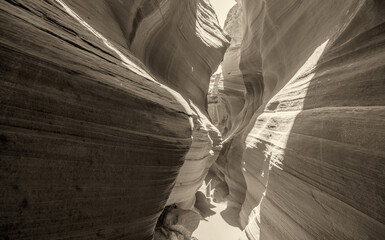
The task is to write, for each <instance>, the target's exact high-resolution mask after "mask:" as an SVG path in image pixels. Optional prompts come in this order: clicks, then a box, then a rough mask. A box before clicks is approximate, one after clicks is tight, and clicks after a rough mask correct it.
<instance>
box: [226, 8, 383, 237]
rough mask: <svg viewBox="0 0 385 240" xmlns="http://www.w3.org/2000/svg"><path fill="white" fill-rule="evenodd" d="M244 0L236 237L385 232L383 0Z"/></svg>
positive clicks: (234, 137)
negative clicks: (239, 232) (239, 233)
mask: <svg viewBox="0 0 385 240" xmlns="http://www.w3.org/2000/svg"><path fill="white" fill-rule="evenodd" d="M241 5H242V10H243V40H242V44H241V53H240V65H239V67H240V70H241V72H242V74H243V80H244V84H245V87H246V91H247V94H246V99H245V107H244V108H243V110H242V111H241V112H240V113H239V114H238V116H237V117H236V121H234V124H233V125H232V126H231V130H230V133H228V136H229V137H228V140H227V143H225V144H224V145H225V146H226V145H229V146H226V149H225V150H224V151H228V150H227V149H232V148H234V146H239V145H242V147H241V148H238V150H237V151H238V152H237V153H232V154H233V155H236V156H240V157H241V158H242V159H241V161H240V165H239V166H236V168H238V169H241V171H242V173H243V180H242V177H240V175H239V174H232V175H229V174H227V176H226V177H227V178H228V179H229V180H230V181H233V182H242V181H244V182H245V186H244V188H246V190H245V193H243V192H239V193H238V194H239V196H238V198H237V199H238V200H239V199H244V201H242V202H239V204H241V205H242V208H241V211H240V215H239V220H240V224H241V226H242V227H243V228H245V230H244V232H243V235H242V236H241V239H382V238H384V236H385V225H384V224H385V202H384V201H385V200H384V199H385V195H384V193H385V184H384V183H385V176H384V172H385V164H384V163H385V151H384V147H383V146H384V143H385V135H384V133H385V131H384V128H385V122H384V116H385V115H384V114H385V107H384V103H385V95H384V94H383V93H384V92H385V85H384V73H385V64H384V63H385V49H384V46H385V45H384V43H385V40H384V39H385V37H384V33H383V29H384V24H385V17H384V16H385V5H384V2H383V1H370V0H368V1H365V0H362V1H359V0H357V1H349V2H345V1H340V2H335V1H309V2H306V1H296V0H292V1H284V2H283V1H274V0H271V1H252V0H243V1H242V2H241ZM224 61H226V58H225V60H224ZM219 129H221V126H219ZM239 135H242V137H239ZM238 141H239V142H238ZM221 154H224V155H227V154H226V153H225V152H223V153H221ZM219 160H220V159H219ZM234 161H235V160H234ZM226 167H227V168H228V167H230V163H227V164H225V168H226ZM225 174H226V172H225ZM229 190H230V192H231V185H230V184H229Z"/></svg>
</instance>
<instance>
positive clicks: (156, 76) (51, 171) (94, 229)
mask: <svg viewBox="0 0 385 240" xmlns="http://www.w3.org/2000/svg"><path fill="white" fill-rule="evenodd" d="M177 2H178V1H162V2H161V3H162V4H164V5H165V6H174V7H177V6H178V4H176V3H177ZM119 4H120V1H97V2H95V1H69V0H68V1H61V0H57V1H53V0H52V1H51V0H48V1H11V0H9V1H3V2H1V3H0V9H1V12H0V19H1V21H0V29H1V38H0V39H1V40H0V47H1V67H0V70H1V76H2V81H1V83H0V87H1V88H0V89H1V95H0V96H1V98H0V103H1V117H0V121H1V122H0V131H1V135H0V136H1V148H0V157H1V165H0V166H1V167H0V171H1V174H0V175H1V178H2V180H1V189H2V190H1V192H0V193H1V204H0V212H1V217H0V236H1V238H6V239H7V238H10V239H27V238H28V239H30V238H38V239H55V238H62V239H96V238H110V239H111V238H114V239H116V238H125V239H151V238H152V234H153V231H154V228H155V224H156V221H157V218H158V217H159V215H160V213H161V211H162V210H163V208H164V206H165V205H166V203H167V201H170V200H169V197H170V193H171V192H174V191H173V187H174V185H175V182H176V179H177V178H178V174H179V170H180V169H181V167H182V168H183V167H184V166H185V165H183V163H184V160H185V157H186V155H188V156H191V159H190V160H197V163H198V162H199V161H198V160H201V159H199V157H200V156H201V155H198V154H195V155H194V154H193V153H191V151H195V152H196V148H200V147H202V146H204V147H205V148H206V151H202V152H203V154H204V155H203V157H202V158H203V159H204V161H202V162H199V164H197V166H195V168H194V171H195V172H194V174H192V175H191V176H188V178H189V179H191V181H193V182H192V183H190V182H187V183H188V184H190V185H191V186H190V188H189V190H188V191H189V192H191V196H189V195H188V194H186V196H188V199H189V200H191V199H192V198H193V197H194V195H195V191H194V188H196V185H197V181H198V180H200V179H202V176H203V175H204V174H205V168H208V167H209V164H211V163H212V162H213V158H210V157H211V156H212V155H215V154H214V153H213V148H212V145H213V144H214V150H216V151H217V152H218V147H219V148H220V135H219V132H218V131H217V130H216V129H215V127H214V128H211V125H210V124H209V121H208V120H207V117H206V115H207V113H205V112H206V110H205V102H206V100H205V99H206V93H207V88H208V84H209V77H210V75H211V74H212V71H213V70H212V69H214V70H215V68H216V66H217V65H218V64H219V62H220V61H221V59H222V55H223V52H224V50H225V49H226V47H227V39H226V36H225V35H224V34H223V33H222V31H221V30H220V28H218V27H214V28H213V26H216V25H215V24H217V23H215V22H212V21H213V18H212V14H213V13H210V14H211V15H209V16H207V14H206V13H205V12H206V11H209V12H210V11H211V12H212V10H211V8H210V6H209V5H208V4H207V2H206V1H200V2H195V1H189V2H188V4H187V5H188V6H184V8H183V9H179V10H178V11H179V12H180V13H181V11H182V10H184V9H189V10H190V12H191V15H189V17H188V18H185V20H186V23H185V24H183V26H177V25H176V23H177V20H178V19H176V20H175V21H174V23H175V24H171V23H172V21H171V20H172V18H171V19H165V21H166V22H163V23H162V25H158V26H156V28H153V30H154V31H155V32H157V33H158V37H160V38H162V36H164V37H166V36H171V37H173V36H174V37H175V34H173V33H172V32H170V31H171V30H173V31H175V30H176V31H178V29H180V28H181V27H185V28H186V29H185V32H181V34H180V35H178V37H177V38H176V39H174V40H175V41H174V42H172V44H173V46H174V47H175V46H177V48H172V49H170V48H166V46H164V49H163V50H164V51H163V52H162V54H161V55H163V57H165V55H166V54H169V56H170V59H173V60H174V61H175V62H174V63H173V65H172V66H173V68H170V67H169V65H161V66H165V69H164V70H165V71H166V70H167V71H169V72H160V70H159V69H156V68H155V67H154V65H152V63H150V62H147V61H146V60H145V59H144V58H142V57H143V56H145V57H149V56H152V57H154V56H160V55H157V54H158V52H156V50H159V46H155V45H154V48H152V49H151V48H149V46H148V45H147V48H146V51H145V52H146V54H149V55H146V54H144V55H141V54H139V52H140V51H139V50H134V46H136V47H137V48H140V43H141V42H140V41H144V38H140V39H141V40H140V41H139V40H137V39H139V37H138V36H140V28H138V26H139V25H141V26H144V24H138V19H139V18H140V16H139V17H138V15H137V14H138V9H140V14H143V16H150V17H151V16H154V15H156V16H158V15H159V13H160V11H161V10H164V8H162V7H163V5H162V6H161V8H159V6H152V5H151V4H150V5H148V4H149V1H131V2H130V4H132V5H129V6H130V7H129V8H127V7H126V8H125V6H119ZM191 5H196V8H192V6H191ZM131 6H135V7H136V8H137V9H135V8H133V7H131ZM117 8H119V10H121V11H123V13H132V14H131V15H130V14H126V15H124V16H120V15H119V14H120V12H119V11H117ZM134 10H135V11H134ZM169 10H170V12H169V15H171V14H175V11H174V10H175V9H169ZM171 10H173V11H172V12H171ZM132 11H133V12H132ZM203 13H205V14H203ZM140 14H139V15H140ZM151 14H152V15H151ZM119 16H120V17H122V18H123V17H126V19H127V21H128V22H127V23H128V26H131V30H132V31H133V32H135V34H134V36H132V35H130V34H129V33H130V32H128V31H127V29H123V28H122V26H123V25H124V24H126V22H122V19H120V18H119ZM179 16H181V14H179ZM150 17H149V18H150ZM163 17H164V15H163ZM149 18H145V17H144V18H143V21H147V24H150V23H151V21H150V20H147V19H149ZM130 21H131V22H130ZM167 21H170V22H167ZM215 21H216V19H215ZM195 22H197V23H199V25H196V24H195ZM163 25H165V26H171V27H172V28H171V29H164V32H162V33H161V34H159V31H158V30H159V28H161V27H162V26H163ZM152 26H154V24H152ZM187 27H188V28H187ZM157 29H158V30H157ZM145 30H146V28H143V31H145ZM195 30H197V31H195ZM208 30H210V31H211V32H210V31H208ZM127 34H129V35H127ZM184 34H190V36H189V37H190V38H192V37H193V36H195V38H194V39H193V40H194V41H193V43H194V44H196V45H194V46H188V42H187V43H186V42H183V41H182V40H181V39H182V37H183V36H185V35H184ZM210 34H213V36H215V37H210V38H207V36H208V35H210ZM135 36H136V37H135ZM210 36H211V35H210ZM150 37H151V36H150ZM135 40H137V41H138V43H135V42H134V43H133V41H135ZM147 40H149V38H147ZM152 40H154V39H152ZM158 40H159V39H157V40H156V39H155V41H154V44H155V42H156V41H158ZM163 40H165V39H163ZM163 40H162V41H163ZM142 43H143V42H142ZM170 46H172V45H170ZM197 46H198V47H200V49H199V48H198V47H197ZM195 47H197V49H196V48H195ZM175 50H177V51H175ZM192 51H197V52H200V51H204V52H206V53H207V55H206V56H202V59H199V58H198V57H196V59H193V60H192V61H191V62H189V61H187V62H186V61H185V62H184V61H183V59H184V56H186V55H190V54H191V52H192ZM177 55H178V56H179V57H178V58H177V57H175V56H177ZM196 55H198V54H196ZM153 59H154V58H152V60H153ZM187 60H188V59H187ZM158 61H162V58H158ZM143 62H144V64H143ZM163 63H164V62H162V63H161V64H163ZM178 63H180V65H178ZM158 64H159V63H158ZM189 64H190V65H189ZM146 65H147V66H146ZM191 66H192V67H193V68H194V69H195V70H194V71H195V72H196V73H195V75H193V76H194V77H193V78H183V71H184V70H185V69H189V70H191ZM170 69H171V70H170ZM175 69H178V70H180V71H179V72H178V71H177V70H175ZM163 73H165V75H163ZM172 74H174V77H173V78H171V77H169V76H170V75H172ZM190 75H191V74H188V76H190ZM176 80H178V81H179V80H183V81H182V82H183V84H189V86H190V87H189V88H185V89H184V90H185V91H182V90H181V89H182V88H181V87H178V82H177V81H176ZM172 81H174V82H173V83H172V84H171V82H172ZM180 84H182V83H179V85H180ZM175 90H177V91H175ZM178 91H179V92H180V93H179V92H178ZM189 91H191V93H189ZM196 93H199V94H200V95H199V94H198V95H197V94H196ZM189 94H190V95H189ZM194 97H196V98H194ZM200 128H201V129H200ZM192 130H194V132H192ZM216 133H217V134H216ZM191 136H193V137H195V142H194V141H192V138H191ZM215 137H217V138H215ZM200 138H204V139H203V140H201V139H200ZM212 139H214V140H212ZM200 141H202V142H200ZM192 143H193V145H192V146H193V148H191V151H190V153H188V152H189V150H190V146H191V144H192ZM210 153H212V154H211V155H210ZM206 165H207V166H206ZM186 166H191V165H189V164H187V165H186ZM183 177H184V176H183V175H182V178H183ZM178 179H179V178H178ZM183 181H187V180H185V179H183ZM190 189H192V190H190ZM186 196H183V197H186ZM184 200H185V199H180V198H177V197H176V198H175V199H174V200H173V202H179V201H184Z"/></svg>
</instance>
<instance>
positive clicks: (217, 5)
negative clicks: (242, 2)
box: [210, 0, 236, 27]
mask: <svg viewBox="0 0 385 240" xmlns="http://www.w3.org/2000/svg"><path fill="white" fill-rule="evenodd" d="M210 3H211V5H212V6H213V8H214V10H215V12H216V14H217V16H218V21H219V24H220V25H221V26H222V27H223V25H224V24H225V21H226V17H227V13H228V12H229V10H230V8H231V7H232V6H234V5H235V3H236V2H235V1H234V0H210Z"/></svg>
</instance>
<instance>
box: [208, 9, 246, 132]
mask: <svg viewBox="0 0 385 240" xmlns="http://www.w3.org/2000/svg"><path fill="white" fill-rule="evenodd" d="M241 20H242V8H241V7H240V6H239V5H238V4H236V5H234V7H232V8H231V9H230V11H229V13H228V15H227V19H226V21H225V25H224V30H225V32H226V33H228V34H229V36H230V37H231V44H230V47H229V48H228V49H227V50H226V52H225V56H224V58H223V62H222V63H221V65H220V69H219V71H218V73H216V74H215V75H213V76H212V77H211V87H210V89H209V93H210V94H209V97H208V100H209V112H210V116H211V118H212V121H213V123H214V124H215V126H217V127H218V128H219V130H220V131H221V133H222V134H223V137H224V138H225V137H226V135H227V133H228V132H229V131H230V130H231V127H232V126H234V125H235V122H234V121H235V118H236V116H237V115H238V113H239V112H240V111H241V110H242V108H243V105H244V95H245V86H244V83H243V77H242V73H241V72H240V70H239V60H240V50H241V42H242V25H241V24H242V22H241Z"/></svg>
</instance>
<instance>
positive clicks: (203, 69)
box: [68, 0, 228, 209]
mask: <svg viewBox="0 0 385 240" xmlns="http://www.w3.org/2000/svg"><path fill="white" fill-rule="evenodd" d="M68 3H69V5H70V6H71V7H72V8H73V9H74V10H75V11H76V12H77V14H79V15H80V16H83V18H84V19H90V21H92V23H93V24H94V25H95V26H96V27H97V28H98V29H100V31H101V32H105V34H106V35H110V33H109V28H110V25H112V24H110V23H109V22H106V19H104V17H97V16H99V15H98V14H100V13H102V11H103V16H104V15H105V14H106V13H105V12H106V10H104V9H105V8H106V7H105V6H110V11H111V13H112V14H113V17H114V18H115V19H116V25H117V26H118V28H119V29H121V30H122V35H123V40H120V39H118V38H117V37H116V36H115V35H113V34H111V36H112V37H114V39H116V41H117V42H119V43H121V44H122V45H124V46H127V47H128V48H129V49H130V51H131V52H132V53H133V54H134V55H135V56H136V57H138V58H139V59H140V60H141V61H142V62H143V63H144V64H145V65H146V66H147V67H148V69H149V70H150V72H151V74H152V75H153V76H155V78H156V79H157V80H158V81H160V82H162V83H163V84H165V85H167V86H169V87H171V88H173V89H175V90H176V91H178V93H180V94H181V95H182V96H183V97H184V98H185V99H186V101H187V102H188V104H189V107H190V108H191V109H192V111H191V112H190V115H191V117H192V121H193V134H192V138H193V141H192V145H191V148H190V151H189V152H188V154H187V155H186V158H185V160H186V161H185V163H184V165H183V167H182V169H181V170H180V173H179V177H178V179H177V180H176V184H175V187H174V190H173V191H172V193H171V195H170V197H169V200H168V201H167V205H170V204H173V203H177V204H178V206H179V207H182V208H184V209H190V208H192V207H193V205H194V201H195V192H196V191H197V190H198V188H199V187H200V185H201V184H202V181H203V179H204V177H205V176H206V174H207V171H208V169H209V167H210V166H211V165H212V163H213V162H214V161H215V159H216V158H217V156H218V153H219V150H220V149H221V140H222V138H221V134H220V133H219V131H218V130H217V129H216V127H215V126H214V125H213V124H211V121H210V120H209V119H208V113H207V100H206V99H207V97H206V96H207V91H208V86H209V79H210V76H211V74H212V73H213V71H215V69H216V68H217V66H218V64H219V63H220V62H221V61H222V58H223V53H224V51H225V50H226V48H227V47H228V40H227V38H228V37H227V35H225V34H224V33H223V31H222V30H221V28H220V27H219V25H218V23H217V20H216V17H215V13H214V12H213V10H212V8H211V6H210V4H209V2H208V1H207V0H199V1H184V2H179V1H166V0H164V1H141V0H135V1H125V2H122V1H114V0H109V1H106V2H105V3H104V2H103V3H100V4H96V5H95V4H93V1H82V2H79V1H68ZM98 5H101V6H100V7H98ZM170 124H171V123H170Z"/></svg>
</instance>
